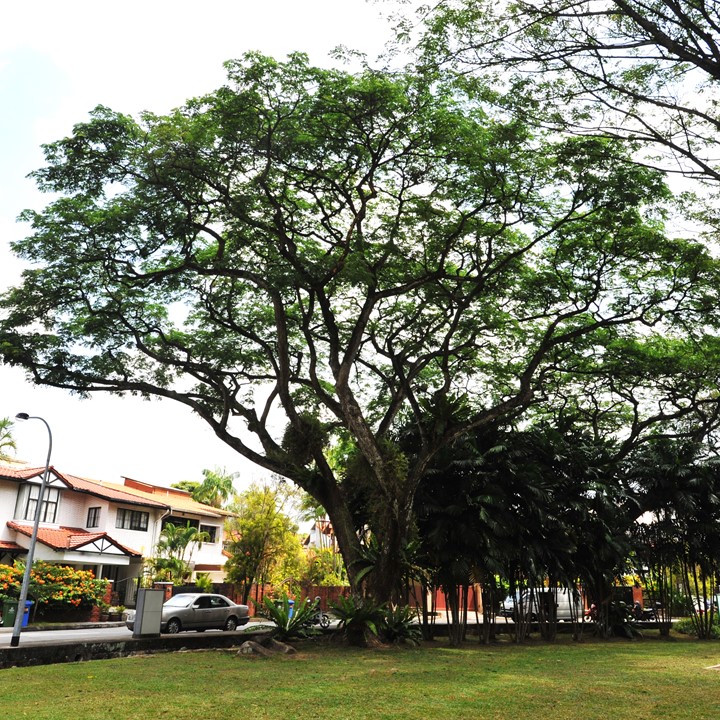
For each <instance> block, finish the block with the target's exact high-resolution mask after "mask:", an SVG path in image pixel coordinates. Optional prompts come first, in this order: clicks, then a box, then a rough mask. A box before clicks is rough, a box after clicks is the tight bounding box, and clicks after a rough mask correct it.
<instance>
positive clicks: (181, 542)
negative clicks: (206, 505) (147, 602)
mask: <svg viewBox="0 0 720 720" xmlns="http://www.w3.org/2000/svg"><path fill="white" fill-rule="evenodd" d="M208 539H209V535H208V533H206V532H204V531H201V530H199V529H198V528H196V527H193V526H192V525H191V524H190V523H189V522H188V523H187V524H186V525H185V526H182V525H175V523H172V522H168V523H165V526H164V527H163V529H162V531H161V532H160V539H159V540H158V543H157V546H156V548H155V553H156V555H155V557H153V558H151V559H150V565H151V567H152V569H153V572H154V573H155V576H156V579H159V580H166V581H170V582H174V583H176V584H178V583H180V582H182V581H183V580H185V579H186V578H188V577H189V576H190V573H191V569H190V560H191V559H192V555H193V552H194V550H195V548H196V547H202V544H203V542H205V541H206V540H208Z"/></svg>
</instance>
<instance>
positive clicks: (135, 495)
mask: <svg viewBox="0 0 720 720" xmlns="http://www.w3.org/2000/svg"><path fill="white" fill-rule="evenodd" d="M44 471H45V468H44V467H39V468H28V467H12V466H9V465H0V478H5V479H9V480H20V481H22V480H29V479H30V478H34V477H40V476H41V475H42V474H43V472H44ZM50 472H51V473H52V474H53V475H54V476H55V477H56V478H57V479H58V480H60V481H61V482H62V483H64V484H65V485H66V486H67V487H68V488H70V489H71V490H75V491H76V492H80V493H86V494H88V495H94V496H95V497H100V498H104V499H105V500H110V501H112V502H116V503H122V504H123V505H141V506H143V507H151V508H159V509H162V510H171V511H174V512H186V513H187V512H189V513H194V514H196V515H204V516H206V517H213V518H224V517H229V516H232V515H233V514H234V513H232V512H229V511H228V510H222V509H219V508H214V507H212V506H210V505H204V504H203V503H199V502H196V501H195V500H193V499H192V497H191V496H190V493H189V492H187V491H185V490H180V489H178V488H165V487H159V486H157V485H150V484H149V483H143V482H140V481H138V480H132V479H131V478H123V479H124V481H125V484H124V485H119V484H116V483H110V482H106V481H104V480H90V479H89V478H82V477H78V476H77V475H70V474H68V473H61V472H60V471H58V470H56V469H55V468H54V467H52V466H51V467H50Z"/></svg>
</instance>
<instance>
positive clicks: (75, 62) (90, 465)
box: [0, 0, 392, 486]
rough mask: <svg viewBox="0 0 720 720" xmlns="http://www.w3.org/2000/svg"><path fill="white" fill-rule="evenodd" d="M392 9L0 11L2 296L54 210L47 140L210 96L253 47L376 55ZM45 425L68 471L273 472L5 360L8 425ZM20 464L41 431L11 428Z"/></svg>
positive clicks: (246, 1)
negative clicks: (38, 217) (45, 189)
mask: <svg viewBox="0 0 720 720" xmlns="http://www.w3.org/2000/svg"><path fill="white" fill-rule="evenodd" d="M391 5H392V3H388V2H383V0H379V1H378V2H374V3H373V2H366V1H365V0H303V1H302V2H297V1H294V0H263V1H262V2H257V0H252V1H251V0H234V1H233V0H204V1H203V2H189V1H187V0H126V2H124V3H112V2H102V0H24V1H23V2H22V3H20V2H18V3H3V11H2V19H3V23H2V24H3V32H2V33H1V34H0V102H1V111H0V288H3V289H4V288H5V287H7V286H8V285H10V284H12V283H14V282H15V281H16V279H17V277H18V273H19V271H20V269H21V267H20V264H19V261H18V260H17V259H15V258H14V257H13V256H12V254H11V252H10V250H9V243H10V242H11V241H12V240H13V239H17V238H19V237H22V236H23V235H24V234H26V232H27V228H25V227H23V226H22V225H21V224H19V223H17V222H16V218H17V216H18V214H19V213H20V211H21V210H23V209H24V208H28V207H32V208H36V209H40V208H42V207H43V205H44V204H45V203H46V201H47V199H46V198H44V197H43V196H42V195H41V194H39V193H38V192H37V191H36V190H35V186H34V183H33V182H32V181H31V180H29V179H26V175H27V174H28V173H29V172H30V171H31V170H34V169H36V168H38V167H40V166H41V165H42V164H43V157H42V152H41V150H40V145H41V144H42V143H45V142H50V141H52V140H56V139H58V138H60V137H63V136H64V135H67V134H69V132H70V131H71V128H72V125H73V124H74V123H76V122H81V121H84V120H86V119H87V113H88V111H89V110H91V109H92V108H93V107H95V106H96V105H98V104H102V105H107V106H109V107H111V108H113V109H114V110H119V111H122V112H125V113H128V114H136V113H138V112H139V111H141V110H145V109H148V110H153V111H155V112H164V111H167V110H169V109H171V108H173V107H176V106H178V105H181V104H182V103H183V102H184V101H185V100H186V99H187V98H189V97H192V96H195V95H198V94H201V93H204V92H207V91H210V90H212V89H214V88H216V87H218V86H219V85H221V84H222V82H223V81H224V78H225V73H224V69H223V67H222V63H223V62H224V61H225V60H228V59H230V58H234V57H239V56H240V55H241V54H242V53H244V52H245V51H248V50H259V51H261V52H263V53H266V54H269V55H274V56H276V57H284V56H285V55H286V54H287V53H288V52H292V51H295V50H300V51H304V52H307V53H308V54H309V55H310V58H311V60H312V61H313V62H315V63H317V64H322V65H329V64H331V63H332V60H330V59H329V52H330V51H331V50H332V49H333V48H334V47H335V46H337V45H339V44H343V45H347V46H348V47H351V48H353V49H356V50H359V51H362V52H365V53H367V55H368V57H375V56H376V55H377V53H378V52H380V51H381V49H382V46H383V43H384V42H385V41H386V40H387V39H389V37H390V34H391V32H390V23H389V22H388V21H387V19H384V18H383V17H382V13H384V12H388V11H389V10H390V6H391ZM18 412H27V413H29V414H30V415H36V416H40V417H43V418H44V419H45V420H46V421H47V422H48V423H49V425H50V427H51V429H52V433H53V454H52V460H51V462H52V464H53V465H54V466H55V467H57V468H58V469H59V470H61V471H65V472H70V473H73V474H76V475H84V476H86V477H92V478H97V479H105V480H111V481H118V480H119V478H120V477H121V476H128V477H133V478H136V479H139V480H144V481H147V482H153V483H158V484H163V485H169V484H170V483H172V482H176V481H178V480H182V479H189V480H200V479H202V474H201V471H202V469H203V468H213V467H215V466H219V467H225V468H226V469H227V470H228V471H238V472H240V473H241V476H242V477H241V481H240V486H244V485H246V484H247V483H249V482H250V481H252V480H256V479H261V478H262V477H265V473H264V471H262V470H260V469H257V468H254V467H253V466H252V465H250V464H248V463H247V462H245V461H244V460H243V459H242V458H240V457H239V456H238V455H236V454H235V453H233V452H232V451H231V450H230V449H229V448H227V447H226V446H225V445H224V444H222V443H221V442H220V441H219V440H217V439H216V438H215V436H214V435H213V434H212V433H211V432H210V430H209V429H208V428H206V426H205V424H204V423H203V422H202V421H201V420H199V419H198V418H195V417H194V416H192V415H191V414H190V412H189V410H187V409H185V408H184V407H183V406H180V405H176V404H172V403H170V402H168V401H165V402H158V401H154V402H145V401H142V400H138V399H134V398H117V397H106V396H97V397H94V398H92V399H91V400H79V399H77V398H75V397H73V396H71V395H69V394H68V393H65V392H62V391H58V390H52V389H43V388H38V387H36V386H33V385H31V384H30V383H28V382H27V381H26V380H25V378H24V374H23V373H22V372H20V371H17V370H15V369H11V368H7V367H3V366H0V418H2V417H6V416H8V417H11V418H13V417H14V416H15V414H16V413H18ZM14 437H15V440H16V442H17V445H18V452H17V457H18V459H23V460H27V461H28V462H30V463H32V464H33V465H43V464H44V462H45V457H46V454H47V431H46V429H45V427H44V426H43V424H42V423H41V422H39V421H32V422H26V423H17V424H16V425H15V430H14Z"/></svg>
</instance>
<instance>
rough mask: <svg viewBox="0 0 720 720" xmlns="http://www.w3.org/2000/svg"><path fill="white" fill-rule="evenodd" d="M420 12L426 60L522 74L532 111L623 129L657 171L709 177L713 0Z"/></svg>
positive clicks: (522, 4) (546, 2) (586, 1)
mask: <svg viewBox="0 0 720 720" xmlns="http://www.w3.org/2000/svg"><path fill="white" fill-rule="evenodd" d="M426 21H427V23H428V33H427V35H426V37H425V40H424V46H425V48H426V50H427V51H428V54H427V55H426V59H427V60H429V61H430V62H431V63H436V62H438V61H439V62H440V63H441V64H443V63H448V64H451V65H454V66H455V67H456V69H457V68H458V66H460V67H461V68H462V72H464V73H467V72H468V71H469V70H473V71H481V72H482V73H485V72H488V71H489V70H490V69H491V68H495V69H499V68H502V70H503V74H502V75H501V76H500V77H502V79H503V81H504V82H510V83H513V82H515V83H518V85H519V86H522V87H524V88H525V90H527V83H531V84H532V88H533V89H532V92H533V94H534V96H535V99H536V100H537V101H538V105H537V106H536V108H535V110H536V114H535V118H536V120H537V121H538V122H541V123H543V124H546V125H553V126H556V127H562V128H564V129H570V130H572V131H574V132H581V133H595V132H597V133H601V134H603V135H605V136H613V137H622V138H630V139H633V140H634V141H637V142H640V143H643V144H645V145H646V146H647V147H652V148H654V151H655V152H654V154H655V156H657V155H658V152H657V151H658V149H662V150H663V152H662V153H661V154H664V161H663V166H664V167H665V168H666V169H668V170H671V171H673V172H682V173H684V174H685V175H690V176H695V177H699V178H710V179H712V180H713V181H717V180H720V165H719V164H718V162H717V157H718V153H717V148H718V131H719V130H720V114H719V113H718V99H719V97H718V87H719V86H718V84H719V83H720V5H718V3H717V2H716V1H715V0H510V1H509V2H503V3H497V2H490V1H489V0H443V1H442V2H440V3H438V4H437V5H436V6H434V7H433V9H432V11H429V12H428V14H427V15H426ZM541 99H544V100H545V102H540V101H541ZM668 151H669V152H668ZM642 157H643V159H644V161H646V162H651V161H655V162H659V161H660V160H659V158H658V157H653V152H652V151H651V152H645V153H644V154H643V155H642ZM670 158H671V159H672V161H669V160H670Z"/></svg>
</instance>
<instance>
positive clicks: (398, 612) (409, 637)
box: [380, 605, 422, 645]
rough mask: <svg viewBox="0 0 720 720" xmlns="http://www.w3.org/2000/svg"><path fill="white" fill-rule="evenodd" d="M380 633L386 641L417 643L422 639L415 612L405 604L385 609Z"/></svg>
mask: <svg viewBox="0 0 720 720" xmlns="http://www.w3.org/2000/svg"><path fill="white" fill-rule="evenodd" d="M380 634H381V635H382V637H383V639H384V640H387V642H392V643H396V644H400V643H409V644H411V645H419V644H420V641H421V640H422V628H421V626H420V624H419V623H418V618H417V613H416V612H415V611H414V610H412V609H411V608H409V607H408V606H407V605H404V606H402V607H397V608H394V609H393V608H388V609H387V610H386V611H385V617H384V618H383V626H382V629H381V631H380Z"/></svg>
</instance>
